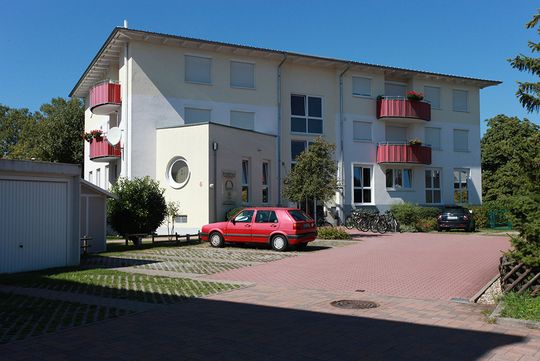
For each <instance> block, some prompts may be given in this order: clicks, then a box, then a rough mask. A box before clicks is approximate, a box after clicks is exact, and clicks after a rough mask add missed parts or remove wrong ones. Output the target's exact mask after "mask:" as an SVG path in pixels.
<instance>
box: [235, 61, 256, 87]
mask: <svg viewBox="0 0 540 361" xmlns="http://www.w3.org/2000/svg"><path fill="white" fill-rule="evenodd" d="M233 63H238V64H249V65H253V86H251V87H247V86H241V85H233V78H232V66H233V65H232V64H233ZM255 65H256V64H255V63H254V62H251V61H244V60H235V59H231V61H230V62H229V86H230V87H231V88H233V89H247V90H254V89H255V87H256V81H255Z"/></svg>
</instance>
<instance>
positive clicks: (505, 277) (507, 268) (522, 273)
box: [499, 257, 540, 297]
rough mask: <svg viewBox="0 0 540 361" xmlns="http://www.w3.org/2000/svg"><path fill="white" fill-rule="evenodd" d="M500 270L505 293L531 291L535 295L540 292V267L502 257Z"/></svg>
mask: <svg viewBox="0 0 540 361" xmlns="http://www.w3.org/2000/svg"><path fill="white" fill-rule="evenodd" d="M499 272H500V274H501V287H502V290H503V292H504V293H507V292H516V293H518V294H521V293H524V292H530V294H531V296H533V297H534V296H537V295H539V294H540V267H529V266H526V265H524V264H523V263H517V262H513V261H510V260H508V259H507V258H506V257H501V263H500V266H499Z"/></svg>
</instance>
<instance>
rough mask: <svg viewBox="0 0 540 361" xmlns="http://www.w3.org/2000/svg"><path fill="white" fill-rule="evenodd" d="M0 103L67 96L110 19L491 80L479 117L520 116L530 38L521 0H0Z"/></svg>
mask: <svg viewBox="0 0 540 361" xmlns="http://www.w3.org/2000/svg"><path fill="white" fill-rule="evenodd" d="M1 9H2V13H3V14H2V15H3V16H2V21H0V104H5V105H8V106H12V107H26V108H29V109H30V110H37V109H38V108H39V106H40V105H41V104H42V103H44V102H48V101H50V99H51V98H53V97H57V96H63V97H67V96H68V93H69V91H70V90H71V89H72V87H73V86H74V84H75V83H76V81H77V80H78V79H79V77H80V75H81V74H82V72H83V71H84V69H85V68H86V66H87V65H88V64H89V62H90V61H91V59H92V58H93V56H94V55H95V54H96V52H97V50H98V49H99V48H100V47H101V45H102V44H103V42H104V41H105V39H106V38H107V36H108V35H109V33H110V32H111V31H112V29H113V27H114V26H120V25H122V23H123V20H124V19H128V21H129V27H130V28H134V29H141V30H149V31H155V32H164V33H170V34H178V35H184V36H191V37H198V38H204V39H210V40H218V41H224V42H232V43H240V44H246V45H253V46H260V47H266V48H274V49H280V50H289V51H295V52H301V53H307V54H314V55H321V56H329V57H335V58H343V59H351V60H356V61H362V62H367V63H374V64H382V65H390V66H397V67H404V68H412V69H419V70H426V71H433V72H441V73H449V74H456V75H463V76H470V77H478V78H486V79H493V80H501V81H503V84H501V85H499V86H496V87H491V88H487V89H484V90H483V91H482V92H481V119H482V120H484V119H487V118H490V117H492V116H494V115H497V114H501V113H503V114H507V115H511V116H518V117H520V118H522V117H528V118H529V119H531V120H533V121H535V122H536V123H539V116H538V114H536V113H533V114H528V113H526V111H525V110H524V109H523V108H522V107H521V106H520V105H519V103H518V101H517V100H516V98H515V96H514V94H515V91H516V80H527V79H532V78H531V77H530V76H528V75H526V74H524V73H520V72H518V71H516V70H514V69H512V68H511V67H510V66H509V64H508V62H507V61H506V59H507V58H509V57H512V56H515V55H516V54H518V53H520V52H521V53H528V49H527V41H528V40H534V41H540V36H538V34H537V33H536V31H534V30H527V29H525V26H524V24H525V23H526V22H527V21H528V20H529V19H530V18H531V16H532V15H533V14H534V13H535V12H536V9H537V4H536V2H535V1H528V0H512V1H508V0H489V1H487V0H474V1H471V0H452V1H442V0H416V1H402V0H400V1H389V0H379V1H364V0H356V1H338V0H334V1H331V2H330V1H292V0H289V1H281V0H274V1H236V0H228V1H205V0H197V1H157V0H154V1H148V0H146V1H122V0H116V1H110V0H109V1H102V0H94V1H85V2H79V1H60V0H58V1H55V0H51V1H38V0H35V1H25V0H18V1H2V7H1Z"/></svg>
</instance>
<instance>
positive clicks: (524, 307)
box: [501, 293, 540, 321]
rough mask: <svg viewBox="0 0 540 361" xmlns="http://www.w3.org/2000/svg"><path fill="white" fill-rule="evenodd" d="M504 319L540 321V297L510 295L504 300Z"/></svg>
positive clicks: (502, 314)
mask: <svg viewBox="0 0 540 361" xmlns="http://www.w3.org/2000/svg"><path fill="white" fill-rule="evenodd" d="M503 302H504V310H503V311H502V313H501V316H503V317H511V318H519V319H523V320H532V321H540V297H531V296H529V295H518V294H515V293H509V294H507V295H506V296H504V298H503Z"/></svg>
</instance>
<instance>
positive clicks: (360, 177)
mask: <svg viewBox="0 0 540 361" xmlns="http://www.w3.org/2000/svg"><path fill="white" fill-rule="evenodd" d="M371 189H372V187H371V168H370V167H364V166H354V168H353V203H355V204H361V203H371Z"/></svg>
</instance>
